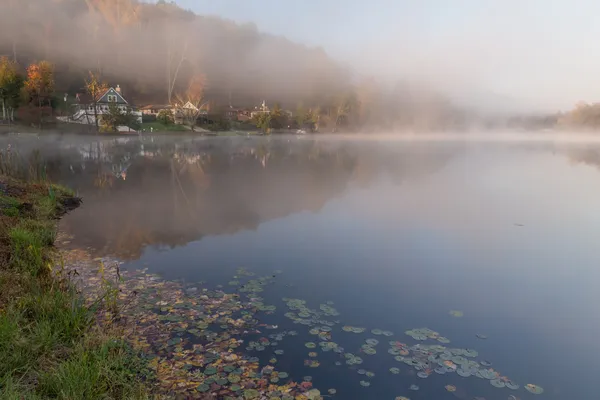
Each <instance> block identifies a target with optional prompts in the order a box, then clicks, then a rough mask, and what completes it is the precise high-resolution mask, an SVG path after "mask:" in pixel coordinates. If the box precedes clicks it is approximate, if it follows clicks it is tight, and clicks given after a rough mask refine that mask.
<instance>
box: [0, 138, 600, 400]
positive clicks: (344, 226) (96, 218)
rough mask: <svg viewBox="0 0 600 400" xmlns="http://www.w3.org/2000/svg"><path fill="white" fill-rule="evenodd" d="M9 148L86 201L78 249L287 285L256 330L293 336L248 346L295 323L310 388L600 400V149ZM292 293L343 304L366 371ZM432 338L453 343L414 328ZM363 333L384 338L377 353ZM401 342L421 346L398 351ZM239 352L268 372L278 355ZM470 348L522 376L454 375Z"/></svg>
mask: <svg viewBox="0 0 600 400" xmlns="http://www.w3.org/2000/svg"><path fill="white" fill-rule="evenodd" d="M2 141H3V143H4V146H5V145H6V142H10V143H11V145H12V146H13V149H14V148H17V149H20V151H21V153H22V154H25V153H30V152H32V151H33V150H34V149H38V150H39V152H36V153H35V157H36V160H38V161H39V160H43V163H44V165H46V168H45V172H44V173H45V174H47V176H48V177H49V178H50V179H51V180H52V181H54V182H59V183H62V184H65V185H67V186H70V187H71V188H73V189H74V190H76V191H77V192H78V193H79V194H80V195H81V196H82V197H83V199H84V203H83V206H82V207H80V209H78V210H75V211H74V212H72V213H71V214H69V215H67V216H66V217H65V218H63V220H62V222H61V226H62V229H63V230H64V231H65V232H67V233H68V234H70V235H72V236H73V239H72V241H71V242H70V243H68V246H70V247H83V248H89V249H90V250H91V251H92V252H93V254H94V255H96V256H99V257H100V256H112V257H116V258H118V259H120V260H122V261H123V262H124V264H123V268H124V269H127V270H136V269H144V268H147V269H148V271H150V272H154V273H158V274H159V275H160V276H161V277H162V278H163V279H165V280H167V281H183V282H185V283H186V285H188V286H194V285H200V283H199V282H203V283H202V284H203V285H206V287H209V288H211V289H216V290H219V289H221V288H222V289H223V290H225V291H227V290H234V289H235V288H232V286H235V284H236V282H235V281H236V280H237V281H239V280H240V279H241V278H242V277H240V276H239V275H240V273H239V270H238V269H239V268H244V269H245V270H246V271H251V273H253V274H256V276H270V277H271V276H272V279H271V280H270V283H269V284H268V285H266V286H265V288H264V292H261V293H260V296H262V298H263V299H264V303H265V304H269V305H274V306H275V307H276V311H275V312H274V313H266V314H264V315H261V316H260V320H261V322H262V323H265V324H268V325H277V328H276V329H272V330H269V329H266V328H263V329H262V331H263V332H261V334H256V335H254V336H252V335H251V336H249V337H248V338H247V339H246V341H245V345H246V344H247V343H249V342H250V341H257V340H258V338H259V337H261V336H263V335H270V334H275V333H276V332H277V331H278V330H288V331H289V330H295V331H297V332H298V335H297V336H295V337H286V338H285V340H282V341H281V343H279V344H278V346H277V347H276V348H277V349H280V350H283V351H284V353H283V354H282V355H278V356H277V359H278V363H277V366H278V368H283V369H284V370H285V371H287V372H288V373H289V375H290V377H291V378H292V379H294V380H297V381H302V379H303V377H304V376H311V377H312V382H313V384H314V386H315V387H316V388H319V389H320V390H321V392H322V393H327V389H329V388H334V389H336V390H337V394H336V395H335V396H333V398H340V399H369V400H370V399H377V400H379V399H382V400H384V399H390V400H393V399H395V398H396V397H397V396H405V397H408V398H410V399H413V400H414V399H431V400H433V399H436V400H437V399H444V398H449V399H450V398H455V397H456V398H462V399H469V400H470V399H473V398H474V397H477V396H478V397H482V398H485V399H488V400H490V399H492V400H494V399H497V400H506V399H512V398H513V397H509V396H511V395H513V396H515V397H516V398H518V399H534V398H545V399H594V398H597V394H596V390H595V389H596V388H595V384H594V383H595V382H594V379H595V377H596V375H597V372H598V371H599V370H600V369H599V368H598V361H599V359H600V341H599V340H598V338H599V337H600V318H599V317H598V304H600V268H599V267H598V266H599V265H600V250H599V249H600V248H599V247H598V244H597V243H598V238H599V237H600V185H599V184H598V183H599V182H600V170H599V168H598V166H600V145H598V144H594V143H586V142H563V141H557V140H552V139H548V140H536V141H514V140H507V141H483V140H468V141H467V140H430V141H411V140H391V139H385V140H383V139H382V140H368V139H364V138H360V139H359V138H356V139H339V138H335V137H328V136H323V137H316V138H315V137H312V136H307V137H294V136H285V137H273V138H241V137H240V138H236V137H232V138H192V137H161V136H155V137H144V138H137V137H134V138H119V139H102V140H98V139H97V138H84V137H78V138H76V139H74V138H70V137H62V138H61V139H60V140H57V139H56V138H52V139H50V138H41V139H40V138H38V139H27V138H6V137H5V138H3V139H2ZM40 162H42V161H40ZM234 276H235V277H237V278H234ZM232 280H233V281H234V283H233V285H231V284H230V283H231V281H232ZM220 285H222V286H220ZM240 285H241V283H240ZM284 298H286V299H287V301H284V300H283V299H284ZM289 299H301V300H304V301H305V303H304V305H305V307H307V308H309V309H316V310H318V309H319V307H320V305H324V304H327V305H331V306H332V307H334V308H335V310H337V312H339V315H335V316H331V317H330V318H328V319H327V321H329V322H330V323H331V325H325V326H329V328H331V331H330V333H329V335H330V336H329V338H328V340H330V341H332V342H335V343H337V344H338V345H339V346H342V347H343V348H344V352H351V353H353V354H354V355H355V356H360V358H361V359H362V360H363V362H362V363H361V364H357V365H348V364H347V363H346V361H347V360H348V358H347V357H345V356H343V352H340V353H337V352H333V351H329V352H327V351H322V349H319V345H318V346H317V348H316V349H311V348H307V347H306V346H305V343H307V342H314V343H317V344H318V343H319V342H320V341H322V339H320V338H319V337H318V336H315V335H311V334H310V333H309V331H310V330H311V329H313V328H315V324H313V325H309V326H307V325H304V324H302V323H298V317H297V316H296V317H294V318H295V319H294V318H291V319H290V318H289V316H288V317H286V316H284V314H286V313H289V312H290V311H297V310H294V301H291V302H290V300H289ZM286 303H287V304H286ZM290 303H292V310H290V309H289V306H290ZM296 304H297V303H296ZM451 311H454V313H453V314H454V315H452V313H451ZM327 321H325V322H327ZM294 322H296V323H294ZM319 325H322V324H318V323H317V324H316V326H319ZM343 327H348V328H347V329H346V328H344V329H342V328H343ZM351 327H359V328H364V329H365V331H364V332H362V333H352V332H348V331H349V330H350V328H351ZM425 327H426V328H429V329H431V330H433V331H435V332H438V333H439V336H443V337H445V338H448V339H449V340H450V343H449V344H446V343H445V342H440V341H439V340H438V339H437V338H438V335H435V334H431V335H430V337H427V338H425V339H426V340H417V339H422V338H421V337H419V332H417V333H416V334H415V333H414V332H412V333H413V336H415V337H416V338H415V337H411V336H409V335H407V334H405V331H408V330H414V329H417V328H425ZM329 328H327V329H325V330H328V329H329ZM373 329H375V331H374V332H372V330H373ZM378 330H381V331H389V332H385V333H386V334H389V333H390V332H391V333H393V335H392V336H386V335H384V334H382V332H381V331H378ZM317 331H318V329H317ZM426 332H427V331H426ZM409 333H410V332H409ZM325 336H326V335H324V336H323V337H325ZM478 336H479V337H478ZM366 339H376V341H377V342H378V343H377V344H373V343H376V342H375V341H370V342H371V343H372V344H373V345H366V346H365V343H366V342H365V340H366ZM395 341H397V342H401V343H403V344H405V345H406V346H400V347H395V348H394V346H391V344H390V342H395ZM417 344H420V345H422V346H425V347H424V348H426V349H429V350H430V348H428V347H427V346H431V345H438V346H440V345H443V346H446V350H443V351H442V350H438V351H437V356H436V355H434V356H433V358H432V360H433V359H435V362H434V361H431V360H430V364H428V365H425V364H427V360H425V359H423V360H421V361H422V362H423V363H424V364H423V365H417V367H418V368H417V369H415V368H414V365H407V363H406V362H402V361H398V360H397V359H396V358H395V357H396V356H398V354H400V352H401V351H404V350H406V351H408V352H410V353H411V355H414V352H415V351H416V352H420V350H419V348H418V347H415V346H416V345H417ZM390 346H391V347H390ZM450 348H452V349H461V350H462V351H463V353H461V350H458V351H455V352H450V353H449V355H448V359H449V360H451V361H452V363H451V364H454V367H452V366H450V367H449V368H447V370H445V371H439V372H442V373H441V374H439V373H437V372H433V371H432V370H434V369H435V367H438V368H439V366H440V365H442V364H441V362H439V363H438V361H439V360H440V359H439V357H442V356H443V355H445V354H447V353H448V349H450ZM241 349H242V351H244V352H246V351H247V352H248V354H250V355H252V356H256V357H258V358H259V359H260V362H261V365H262V364H267V363H268V361H269V359H270V358H271V357H272V356H273V352H272V351H271V350H269V349H267V350H266V351H262V352H261V351H256V350H254V349H252V350H243V349H244V347H242V348H241ZM369 349H374V350H375V351H376V354H373V355H369V354H368V353H369V352H373V351H371V350H369ZM464 349H474V350H476V352H477V353H478V355H477V356H475V357H471V358H472V360H474V361H477V362H481V361H484V360H485V361H484V364H485V365H488V364H487V363H488V362H489V363H490V364H491V366H489V367H488V371H489V368H492V369H494V370H495V371H498V372H499V374H500V376H506V377H508V378H507V379H505V381H502V383H500V384H499V385H500V386H503V385H505V384H506V383H507V382H508V379H510V382H511V385H512V383H515V384H518V385H519V386H520V387H519V388H518V389H516V390H511V389H509V388H506V387H503V388H497V387H494V386H493V385H491V384H490V379H486V378H480V377H476V376H475V375H474V374H475V372H476V370H477V369H474V370H471V371H470V375H472V376H467V377H463V376H461V375H459V374H458V373H456V372H455V369H456V368H457V367H458V368H461V367H460V366H461V365H462V364H464V363H465V361H464V360H463V359H464V358H468V354H465V353H464ZM365 350H366V351H367V352H366V353H365ZM309 352H315V353H317V356H316V357H310V356H309V355H308V353H309ZM461 354H462V355H464V356H465V357H461ZM450 357H452V358H450ZM456 357H458V359H457V358H456ZM400 358H402V356H400ZM442 359H443V357H442ZM305 360H308V364H310V362H311V360H318V362H319V363H320V365H319V366H318V367H316V368H313V367H311V366H310V365H306V364H307V362H306V361H305ZM336 363H337V364H336ZM438 364H439V365H438ZM390 368H398V370H399V371H396V370H394V372H397V373H392V372H391V371H390ZM442 369H443V367H442ZM482 369H483V368H482ZM360 370H363V371H360ZM464 370H465V371H468V368H465V369H464ZM365 371H367V372H369V374H368V375H369V376H367V375H366V374H365V373H364V372H365ZM423 371H427V372H425V375H426V377H425V378H420V377H419V376H418V375H417V373H418V372H423ZM371 373H373V374H374V376H370V375H372V374H371ZM464 375H469V374H468V373H465V374H464ZM492 380H493V379H492ZM361 381H362V382H363V384H361V383H360V382H361ZM526 384H535V385H539V386H540V387H542V388H543V389H544V392H543V394H541V395H535V394H532V393H530V392H529V391H527V390H525V388H524V386H525V385H526ZM367 385H368V386H367ZM411 385H418V386H419V390H416V391H415V390H410V386H411ZM448 385H451V386H448ZM446 386H448V387H449V388H450V389H452V387H455V388H456V390H455V391H453V392H449V391H448V390H447V388H446Z"/></svg>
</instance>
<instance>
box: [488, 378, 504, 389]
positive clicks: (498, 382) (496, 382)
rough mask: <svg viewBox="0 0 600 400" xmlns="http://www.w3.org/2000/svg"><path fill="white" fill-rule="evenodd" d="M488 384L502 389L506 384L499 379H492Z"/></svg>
mask: <svg viewBox="0 0 600 400" xmlns="http://www.w3.org/2000/svg"><path fill="white" fill-rule="evenodd" d="M490 383H491V384H492V386H495V387H497V388H503V387H505V386H506V384H505V383H504V381H502V380H500V379H493V380H491V381H490Z"/></svg>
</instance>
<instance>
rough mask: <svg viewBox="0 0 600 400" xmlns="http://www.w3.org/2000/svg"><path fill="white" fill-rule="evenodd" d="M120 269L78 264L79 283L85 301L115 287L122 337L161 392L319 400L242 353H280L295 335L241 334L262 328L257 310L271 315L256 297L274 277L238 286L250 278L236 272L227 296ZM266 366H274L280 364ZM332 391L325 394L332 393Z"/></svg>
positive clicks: (229, 399)
mask: <svg viewBox="0 0 600 400" xmlns="http://www.w3.org/2000/svg"><path fill="white" fill-rule="evenodd" d="M117 266H118V264H117V263H116V262H115V263H113V262H109V261H107V260H102V268H101V270H102V273H101V274H98V273H97V270H96V271H95V270H94V269H92V268H91V266H88V268H86V269H84V268H81V267H79V271H81V272H79V271H78V274H79V275H78V284H79V286H80V287H81V288H82V289H83V291H84V293H85V294H86V297H87V298H88V301H90V302H94V301H98V299H102V296H103V294H104V291H105V289H106V288H105V286H106V284H107V282H114V285H118V286H119V291H118V292H119V300H120V302H121V303H122V304H123V305H124V306H125V307H124V308H123V309H122V310H121V311H120V315H119V317H120V320H121V321H122V323H123V324H124V329H125V337H127V338H128V340H129V341H130V342H131V344H132V345H133V347H134V348H136V349H137V350H138V351H139V352H140V354H141V355H142V357H144V358H146V359H147V362H148V366H149V368H150V370H152V371H153V374H154V377H155V378H156V379H155V382H156V388H155V389H156V391H157V392H158V393H159V394H161V395H164V396H166V397H169V398H170V397H176V396H181V395H184V396H186V397H194V398H195V397H197V396H198V394H199V393H206V394H210V395H212V396H214V397H215V398H219V399H225V400H237V399H244V400H252V399H262V398H269V399H280V400H297V399H302V400H307V399H308V400H321V399H322V396H321V393H320V391H319V390H318V389H316V388H313V387H312V383H311V382H302V383H298V382H294V381H292V380H290V379H289V374H288V373H287V372H285V371H278V370H276V369H275V367H274V366H273V365H269V364H267V365H266V366H263V367H262V368H261V365H260V362H259V359H258V358H257V357H253V356H250V355H248V354H244V353H242V352H240V351H239V350H240V348H242V349H243V348H246V350H248V351H254V350H258V351H261V350H266V349H267V348H269V349H272V351H273V353H274V354H275V355H282V354H283V350H280V349H276V348H275V346H276V345H277V343H278V342H280V341H281V340H283V339H284V338H285V337H288V336H294V335H296V334H297V332H295V331H281V332H275V333H273V334H271V335H269V337H268V338H260V339H259V340H254V341H250V342H248V343H247V344H245V345H244V340H243V337H244V336H245V335H247V334H255V333H257V332H258V330H259V328H261V324H260V321H259V319H258V315H257V313H259V312H264V313H271V312H273V311H275V307H274V306H269V305H266V304H264V302H263V300H262V299H261V298H260V297H257V296H256V293H259V292H261V291H262V290H263V289H264V287H265V286H266V285H268V284H269V283H271V282H272V280H273V276H268V277H262V278H254V279H250V280H248V281H247V282H243V279H244V278H245V277H246V276H248V277H252V275H253V274H252V273H249V272H246V271H245V270H238V271H237V274H236V276H235V277H234V279H235V281H236V282H234V281H232V282H230V284H231V285H232V286H234V284H235V285H236V286H238V290H237V292H234V293H226V292H225V291H223V290H220V289H217V290H209V289H207V288H201V287H198V286H199V285H197V286H191V285H184V284H182V283H181V282H171V281H165V280H162V279H161V278H160V277H159V276H157V275H153V274H149V273H148V272H147V271H146V270H140V271H119V270H118V267H117ZM84 275H85V276H84ZM244 295H246V296H248V299H247V300H244V299H243V297H242V296H244ZM324 312H327V313H329V314H330V313H331V312H332V310H330V309H327V308H326V310H325V311H324ZM106 319H108V318H106ZM269 361H270V364H275V363H276V362H277V359H276V358H275V357H272V358H271V360H269ZM334 393H335V390H334V389H330V391H329V394H334Z"/></svg>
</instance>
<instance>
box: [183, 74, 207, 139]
mask: <svg viewBox="0 0 600 400" xmlns="http://www.w3.org/2000/svg"><path fill="white" fill-rule="evenodd" d="M205 88H206V76H205V75H204V74H200V73H199V74H195V75H194V76H192V78H191V79H190V83H189V85H188V88H187V90H186V91H185V94H184V95H178V96H177V100H178V102H179V104H178V107H177V113H179V114H180V115H181V116H182V117H183V120H184V121H185V122H186V123H187V124H188V125H189V126H190V127H191V129H192V131H193V130H194V126H195V125H196V120H197V119H198V115H200V111H201V109H202V106H203V105H204V104H203V103H202V100H203V99H204V89H205Z"/></svg>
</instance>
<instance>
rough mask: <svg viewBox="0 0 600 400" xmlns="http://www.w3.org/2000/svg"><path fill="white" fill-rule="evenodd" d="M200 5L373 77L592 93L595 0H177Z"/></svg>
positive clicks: (540, 96) (534, 94) (597, 28)
mask: <svg viewBox="0 0 600 400" xmlns="http://www.w3.org/2000/svg"><path fill="white" fill-rule="evenodd" d="M177 3H178V4H179V5H181V6H183V7H185V8H190V9H192V10H194V11H196V12H197V13H199V14H211V15H218V16H221V17H224V18H228V19H233V20H235V21H239V22H254V23H255V24H256V25H257V26H258V28H259V30H262V31H265V32H269V33H274V34H281V35H284V36H286V37H288V38H290V39H292V40H295V41H300V42H303V43H307V44H310V45H321V46H323V47H324V48H325V49H326V50H327V51H328V52H329V53H330V54H332V55H333V56H335V57H337V58H339V59H341V60H345V61H348V62H351V63H352V64H353V65H355V66H356V67H357V68H361V69H363V70H366V71H371V72H373V73H377V74H378V75H381V76H392V75H396V76H397V75H402V76H409V77H412V78H415V79H420V80H425V81H428V82H432V83H433V84H435V85H437V86H440V87H442V86H443V87H445V88H446V89H448V90H453V91H456V90H459V91H460V90H465V91H466V92H469V91H479V90H490V91H493V92H495V93H499V94H505V95H509V96H513V97H516V98H519V99H522V100H523V101H526V102H528V103H535V104H539V105H540V106H543V107H551V108H566V107H570V106H571V105H572V104H574V103H575V102H577V101H579V100H585V101H600V46H598V45H597V43H596V42H597V39H598V38H599V37H600V1H598V0H570V1H568V0H410V1H409V0H370V1H344V0H304V1H301V0H296V1H286V0H178V1H177Z"/></svg>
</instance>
